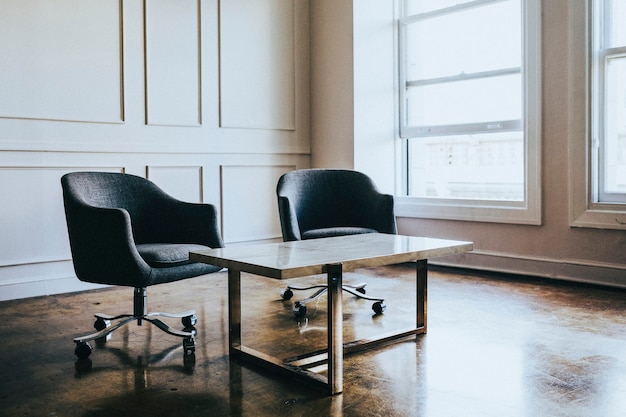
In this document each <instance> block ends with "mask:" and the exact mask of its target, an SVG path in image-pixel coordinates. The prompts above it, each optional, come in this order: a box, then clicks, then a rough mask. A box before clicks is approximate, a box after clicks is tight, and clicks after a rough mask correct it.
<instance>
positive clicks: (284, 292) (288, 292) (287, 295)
mask: <svg viewBox="0 0 626 417" xmlns="http://www.w3.org/2000/svg"><path fill="white" fill-rule="evenodd" d="M280 296H281V297H282V299H283V300H285V301H287V300H291V297H293V291H291V290H290V289H289V288H285V289H283V290H282V291H281V292H280Z"/></svg>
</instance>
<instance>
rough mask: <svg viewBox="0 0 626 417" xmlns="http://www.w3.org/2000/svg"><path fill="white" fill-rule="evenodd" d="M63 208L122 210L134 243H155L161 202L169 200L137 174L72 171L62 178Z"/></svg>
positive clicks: (161, 191)
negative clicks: (130, 227) (81, 207)
mask: <svg viewBox="0 0 626 417" xmlns="http://www.w3.org/2000/svg"><path fill="white" fill-rule="evenodd" d="M61 183H62V186H63V195H64V200H65V204H66V207H69V209H70V213H67V210H66V214H68V215H70V216H71V215H72V213H71V210H72V207H75V206H76V205H77V204H85V205H88V206H91V207H100V208H121V209H124V210H126V211H127V212H128V214H129V215H130V218H131V219H132V226H133V237H134V239H135V241H136V242H138V243H141V242H150V241H155V239H156V241H158V238H156V236H154V235H155V233H159V230H162V229H159V228H155V227H154V225H155V224H158V221H159V220H158V218H157V217H158V216H161V215H162V210H160V208H161V207H162V206H163V202H164V201H170V200H172V198H171V197H170V196H169V195H168V194H167V193H165V192H164V191H163V190H161V189H160V188H159V187H158V186H157V185H156V184H154V183H153V182H151V181H149V180H147V179H145V178H142V177H138V176H136V175H129V174H121V173H114V172H73V173H70V174H67V175H65V176H63V178H62V179H61Z"/></svg>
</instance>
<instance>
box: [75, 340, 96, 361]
mask: <svg viewBox="0 0 626 417" xmlns="http://www.w3.org/2000/svg"><path fill="white" fill-rule="evenodd" d="M91 351H92V349H91V345H90V344H89V343H87V342H79V343H77V344H76V349H74V354H75V355H76V356H78V358H79V359H87V358H88V357H89V355H91Z"/></svg>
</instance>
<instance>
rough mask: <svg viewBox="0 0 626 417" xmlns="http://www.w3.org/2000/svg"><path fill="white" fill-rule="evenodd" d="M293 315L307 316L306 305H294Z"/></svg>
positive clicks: (297, 303)
mask: <svg viewBox="0 0 626 417" xmlns="http://www.w3.org/2000/svg"><path fill="white" fill-rule="evenodd" d="M293 314H295V316H296V317H304V316H306V306H305V305H304V304H300V303H299V302H296V303H295V304H294V305H293Z"/></svg>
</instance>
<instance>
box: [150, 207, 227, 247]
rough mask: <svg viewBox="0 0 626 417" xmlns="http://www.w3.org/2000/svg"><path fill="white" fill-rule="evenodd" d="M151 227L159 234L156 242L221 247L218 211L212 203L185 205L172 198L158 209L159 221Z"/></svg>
mask: <svg viewBox="0 0 626 417" xmlns="http://www.w3.org/2000/svg"><path fill="white" fill-rule="evenodd" d="M154 227H155V228H156V229H158V234H159V235H161V238H160V239H157V240H155V241H161V242H171V243H197V244H200V245H205V246H209V247H211V248H223V247H224V242H223V240H222V236H221V234H220V229H219V226H218V218H217V209H216V208H215V206H214V205H212V204H200V203H188V202H184V201H180V200H176V199H173V198H172V199H170V200H168V202H167V203H166V204H164V205H163V206H162V207H160V208H159V219H158V220H157V221H156V224H155V225H154Z"/></svg>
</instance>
